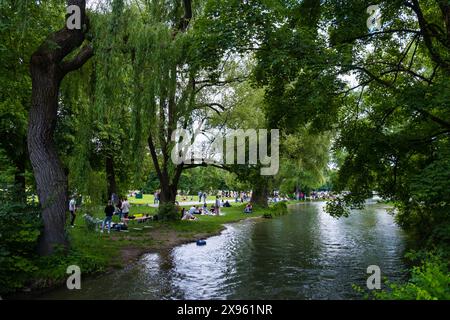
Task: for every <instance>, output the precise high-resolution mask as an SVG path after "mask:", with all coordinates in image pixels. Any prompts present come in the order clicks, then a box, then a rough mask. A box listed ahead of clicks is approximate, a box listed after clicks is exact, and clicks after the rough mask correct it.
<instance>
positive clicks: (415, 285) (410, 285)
mask: <svg viewBox="0 0 450 320" xmlns="http://www.w3.org/2000/svg"><path fill="white" fill-rule="evenodd" d="M446 261H447V260H445V259H444V258H442V257H441V256H439V255H436V254H431V253H429V254H427V258H426V259H425V260H423V261H422V263H421V265H419V266H417V267H413V268H412V271H411V279H410V280H409V281H408V282H407V283H406V284H395V283H387V285H388V287H389V289H388V290H386V291H382V292H378V293H375V294H374V296H375V298H376V299H383V300H449V299H450V272H449V269H448V262H446Z"/></svg>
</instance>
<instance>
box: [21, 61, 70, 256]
mask: <svg viewBox="0 0 450 320" xmlns="http://www.w3.org/2000/svg"><path fill="white" fill-rule="evenodd" d="M60 73H61V72H60V71H59V70H57V68H56V66H55V65H54V64H53V65H40V64H38V63H35V62H34V61H33V60H32V63H31V76H32V85H33V90H32V106H31V109H30V114H29V127H28V150H29V153H30V160H31V164H32V166H33V170H34V176H35V178H36V186H37V193H38V196H39V202H40V204H41V207H42V219H43V222H44V232H43V234H42V235H41V237H40V242H39V252H40V253H41V254H49V253H51V252H53V249H54V246H55V245H63V246H67V239H66V237H65V232H64V225H65V213H66V204H67V177H66V175H65V173H64V169H63V167H62V165H61V162H60V160H59V158H58V154H57V152H56V149H55V146H54V142H53V134H54V130H55V126H56V118H57V109H58V92H59V83H60V79H61V74H60Z"/></svg>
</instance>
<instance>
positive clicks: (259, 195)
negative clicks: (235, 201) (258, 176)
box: [251, 179, 269, 208]
mask: <svg viewBox="0 0 450 320" xmlns="http://www.w3.org/2000/svg"><path fill="white" fill-rule="evenodd" d="M262 180H264V179H262ZM268 196H269V188H268V187H267V183H266V181H265V180H264V181H259V183H256V184H255V185H254V186H253V190H252V200H251V202H252V204H253V205H256V206H258V207H261V208H268V207H269V203H268V202H267V197H268Z"/></svg>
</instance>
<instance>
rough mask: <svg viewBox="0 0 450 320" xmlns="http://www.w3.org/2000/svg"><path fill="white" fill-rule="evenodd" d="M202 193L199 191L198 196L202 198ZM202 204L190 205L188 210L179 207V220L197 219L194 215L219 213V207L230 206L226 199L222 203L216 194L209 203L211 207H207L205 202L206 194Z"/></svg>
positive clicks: (217, 214)
mask: <svg viewBox="0 0 450 320" xmlns="http://www.w3.org/2000/svg"><path fill="white" fill-rule="evenodd" d="M203 195H205V193H202V194H201V195H200V192H199V198H203ZM203 202H204V203H203V206H202V207H199V206H192V207H191V208H190V209H189V210H186V209H185V208H182V209H181V220H197V218H196V217H195V215H216V216H219V215H220V207H222V206H223V207H231V205H230V203H229V202H228V200H227V201H226V202H225V203H222V201H221V199H220V196H216V200H215V201H214V204H212V205H211V207H210V208H209V209H208V205H207V204H206V196H205V198H204V201H203Z"/></svg>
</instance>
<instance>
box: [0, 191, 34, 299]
mask: <svg viewBox="0 0 450 320" xmlns="http://www.w3.org/2000/svg"><path fill="white" fill-rule="evenodd" d="M0 221H1V223H0V294H4V293H8V292H12V291H14V290H16V289H18V288H20V287H22V286H23V285H24V284H25V283H26V281H27V280H28V279H30V278H31V277H32V276H33V274H34V272H36V271H37V267H36V265H35V263H34V259H35V257H36V245H37V239H38V236H39V234H40V227H41V221H40V218H39V213H38V209H37V208H35V207H31V206H29V205H26V204H23V203H17V202H14V201H13V200H11V196H5V195H4V192H3V193H2V200H1V201H0Z"/></svg>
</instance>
